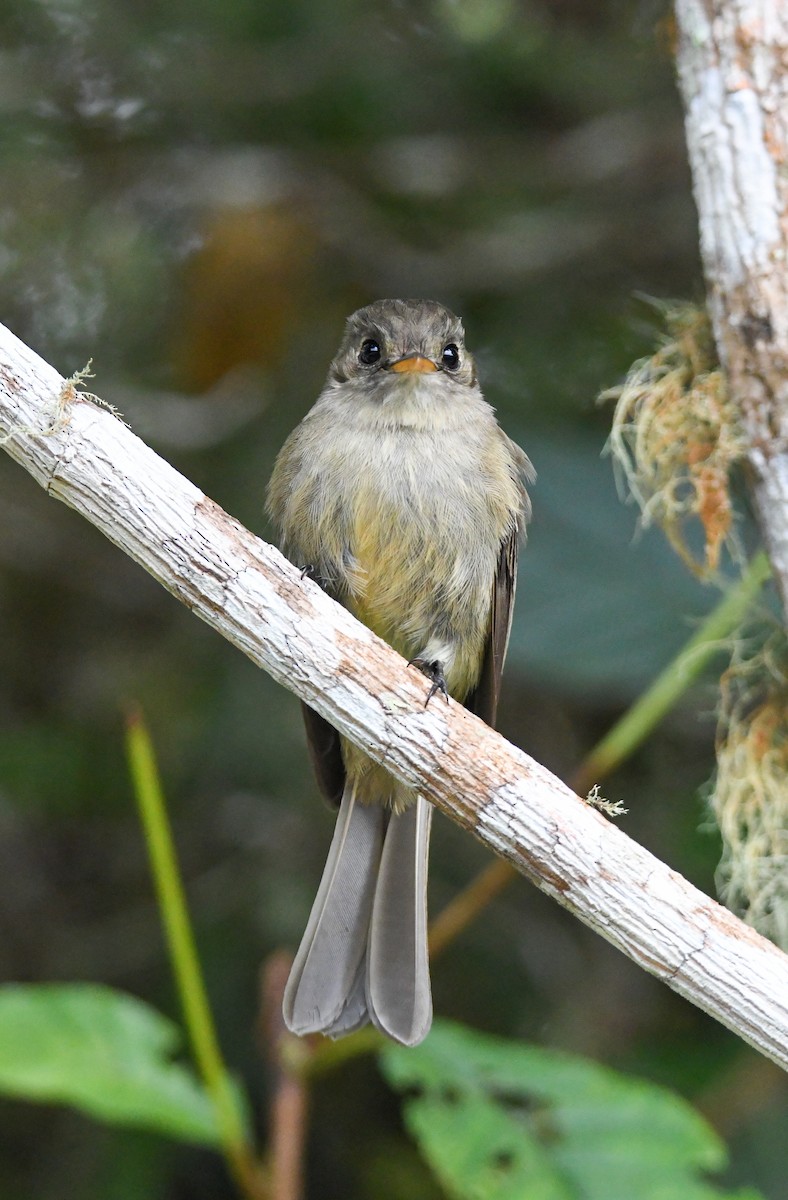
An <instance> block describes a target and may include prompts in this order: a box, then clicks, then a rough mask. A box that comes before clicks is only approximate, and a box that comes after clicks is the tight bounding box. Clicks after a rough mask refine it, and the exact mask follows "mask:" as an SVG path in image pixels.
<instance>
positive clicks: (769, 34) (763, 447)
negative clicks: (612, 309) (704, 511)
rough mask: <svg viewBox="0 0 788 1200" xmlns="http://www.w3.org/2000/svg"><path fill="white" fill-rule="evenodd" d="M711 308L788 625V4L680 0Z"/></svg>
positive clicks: (680, 44)
mask: <svg viewBox="0 0 788 1200" xmlns="http://www.w3.org/2000/svg"><path fill="white" fill-rule="evenodd" d="M676 27H677V33H678V41H677V47H676V63H677V66H678V73H679V84H680V88H681V93H682V97H683V101H684V110H685V116H686V131H687V146H688V149H689V157H690V163H691V166H692V176H693V186H694V191H695V201H696V203H697V207H698V217H699V220H700V244H701V253H702V256H703V265H704V268H705V272H706V281H707V284H708V289H709V310H710V313H711V319H712V324H713V326H714V337H715V340H716V343H717V349H718V351H719V354H720V360H721V362H722V364H723V366H724V367H725V370H726V373H727V377H728V382H729V386H730V389H731V394H732V395H733V396H735V397H736V399H737V401H738V403H739V405H740V407H741V414H742V419H743V422H744V426H745V429H746V431H747V435H748V440H749V450H748V453H747V466H748V474H749V477H750V491H751V495H752V498H753V502H754V506H755V510H756V513H757V516H758V521H759V524H760V527H761V532H762V533H763V538H764V542H765V543H766V548H767V550H768V552H769V557H770V559H771V562H772V568H773V572H774V577H775V580H776V582H777V586H778V589H779V591H780V595H781V598H782V603H783V608H784V610H785V615H786V620H788V269H786V264H788V72H786V62H788V4H786V3H785V0H676Z"/></svg>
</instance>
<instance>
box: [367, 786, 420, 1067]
mask: <svg viewBox="0 0 788 1200" xmlns="http://www.w3.org/2000/svg"><path fill="white" fill-rule="evenodd" d="M431 823H432V807H431V805H429V804H428V803H427V801H426V800H424V799H422V797H421V796H418V797H417V799H416V803H415V804H413V805H411V807H410V808H408V809H406V811H405V812H403V813H395V814H393V815H392V816H391V819H390V821H389V826H388V830H387V832H386V840H385V842H384V844H383V855H382V857H381V860H380V870H379V873H378V883H377V887H376V889H375V902H374V906H373V909H372V921H371V924H370V930H369V945H368V948H367V1006H368V1008H369V1015H370V1019H371V1020H372V1022H373V1023H374V1024H375V1025H376V1026H377V1028H378V1029H380V1030H381V1031H382V1032H383V1033H386V1034H388V1036H389V1037H392V1038H394V1039H395V1040H396V1041H398V1042H401V1043H402V1044H403V1045H405V1046H415V1045H416V1044H417V1043H418V1042H420V1041H422V1039H423V1038H425V1037H426V1035H427V1033H428V1032H429V1028H430V1025H431V1024H432V993H431V990H430V969H429V958H428V951H427V863H428V855H429V842H430V825H431Z"/></svg>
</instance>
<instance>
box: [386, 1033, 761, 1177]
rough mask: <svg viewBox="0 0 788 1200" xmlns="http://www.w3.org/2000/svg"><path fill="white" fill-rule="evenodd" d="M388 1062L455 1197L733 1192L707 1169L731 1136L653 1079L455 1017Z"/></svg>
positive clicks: (715, 1164) (412, 1124)
mask: <svg viewBox="0 0 788 1200" xmlns="http://www.w3.org/2000/svg"><path fill="white" fill-rule="evenodd" d="M380 1061H381V1065H382V1068H383V1072H384V1074H385V1075H386V1077H387V1079H388V1080H389V1082H390V1083H391V1084H392V1086H393V1087H395V1088H397V1089H399V1090H400V1091H403V1092H405V1093H406V1099H405V1120H406V1123H407V1125H408V1128H409V1129H410V1131H411V1132H412V1134H413V1135H414V1137H415V1138H416V1140H417V1141H418V1143H419V1145H420V1146H421V1149H422V1152H423V1153H424V1155H425V1157H426V1158H427V1160H428V1161H429V1163H430V1165H431V1166H432V1169H433V1170H434V1172H435V1174H436V1175H437V1177H438V1179H439V1180H440V1182H441V1184H442V1185H443V1187H444V1188H445V1189H446V1191H447V1192H448V1194H449V1195H450V1196H452V1197H455V1198H456V1200H723V1197H724V1196H725V1197H728V1198H729V1200H731V1197H732V1194H731V1193H723V1192H721V1191H720V1190H719V1189H718V1188H716V1187H715V1186H714V1185H713V1184H711V1183H708V1182H706V1181H705V1180H704V1179H703V1178H702V1175H703V1173H704V1172H708V1171H718V1170H720V1169H722V1168H723V1167H724V1166H725V1164H726V1159H727V1155H726V1151H725V1147H724V1146H723V1144H722V1142H721V1141H720V1140H719V1138H718V1137H717V1135H716V1134H715V1133H714V1131H713V1130H712V1129H711V1128H710V1127H709V1126H708V1125H707V1124H706V1122H705V1121H704V1120H703V1119H702V1118H701V1117H700V1116H699V1114H698V1113H696V1112H695V1110H694V1109H692V1108H691V1107H690V1105H689V1104H687V1103H686V1101H684V1100H682V1099H681V1098H680V1097H678V1096H675V1095H673V1094H672V1093H670V1092H668V1091H666V1090H665V1089H663V1088H660V1087H656V1086H655V1085H653V1084H650V1083H646V1082H644V1081H641V1080H637V1079H631V1078H629V1077H627V1076H624V1075H619V1074H617V1073H616V1072H614V1071H611V1070H609V1069H608V1068H606V1067H601V1066H598V1065H597V1064H595V1063H592V1062H588V1061H586V1060H584V1059H580V1058H573V1057H570V1056H569V1055H564V1054H561V1053H559V1052H557V1051H551V1050H545V1049H542V1048H540V1047H535V1046H528V1045H523V1044H522V1043H519V1042H510V1041H506V1040H504V1039H502V1038H493V1037H489V1036H487V1035H484V1034H480V1033H476V1032H474V1031H472V1030H469V1029H466V1028H465V1027H463V1026H460V1025H454V1024H452V1023H450V1022H447V1021H436V1022H435V1024H434V1026H433V1029H432V1032H431V1034H430V1036H429V1037H428V1038H427V1040H426V1041H425V1042H424V1043H423V1044H422V1045H421V1046H419V1047H417V1048H416V1049H412V1050H406V1049H403V1048H402V1047H400V1046H387V1047H386V1048H385V1049H384V1050H383V1051H382V1052H381V1056H380ZM736 1200H757V1193H756V1192H753V1191H749V1190H748V1191H746V1192H738V1193H736Z"/></svg>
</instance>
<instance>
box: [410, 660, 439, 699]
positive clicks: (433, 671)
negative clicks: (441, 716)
mask: <svg viewBox="0 0 788 1200" xmlns="http://www.w3.org/2000/svg"><path fill="white" fill-rule="evenodd" d="M408 666H409V667H418V669H419V670H420V671H421V672H422V674H424V675H426V676H427V678H428V679H429V680H431V681H432V682H431V683H430V690H429V691H428V692H427V699H426V700H425V701H424V707H425V708H426V707H427V705H428V704H429V702H430V700H431V699H432V697H433V696H434V695H435V694H436V693H437V692H441V694H442V695H443V698H444V700H445V701H446V703H447V704H448V703H449V689H448V687H447V686H446V679H445V677H444V674H443V667H442V666H441V664H440V663H439V662H427V660H426V659H424V658H412V659H411V660H410V662H409V663H408Z"/></svg>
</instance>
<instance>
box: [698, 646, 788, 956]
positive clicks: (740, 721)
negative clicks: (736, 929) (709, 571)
mask: <svg viewBox="0 0 788 1200" xmlns="http://www.w3.org/2000/svg"><path fill="white" fill-rule="evenodd" d="M721 696H722V706H721V707H722V711H721V718H720V727H719V735H718V742H717V775H716V780H715V783H714V791H713V795H712V799H711V803H712V809H713V811H714V815H715V818H716V820H717V824H718V825H719V828H720V832H721V833H722V839H723V855H722V860H721V862H720V866H719V871H718V880H717V882H718V887H719V892H720V897H721V899H722V900H723V901H724V902H725V903H726V904H727V905H728V907H729V908H732V909H733V910H734V911H735V912H738V913H740V914H741V916H743V917H744V919H745V920H746V921H748V922H749V923H750V924H751V925H754V926H755V927H756V928H757V929H759V930H760V932H761V933H763V934H765V935H766V936H767V937H770V938H771V939H772V940H773V941H775V942H777V944H778V945H780V946H782V947H783V948H784V949H788V648H787V647H786V640H785V635H784V633H783V632H782V631H779V632H778V633H775V634H773V635H772V636H771V638H769V639H768V640H767V641H766V643H765V645H764V646H763V647H762V648H761V649H760V650H759V651H757V652H756V653H755V654H752V655H751V656H750V657H747V658H745V657H744V654H743V652H742V650H741V649H737V650H736V651H735V652H734V658H733V661H732V663H731V666H730V667H729V669H728V671H727V672H726V673H725V675H724V676H723V678H722V691H721Z"/></svg>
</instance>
